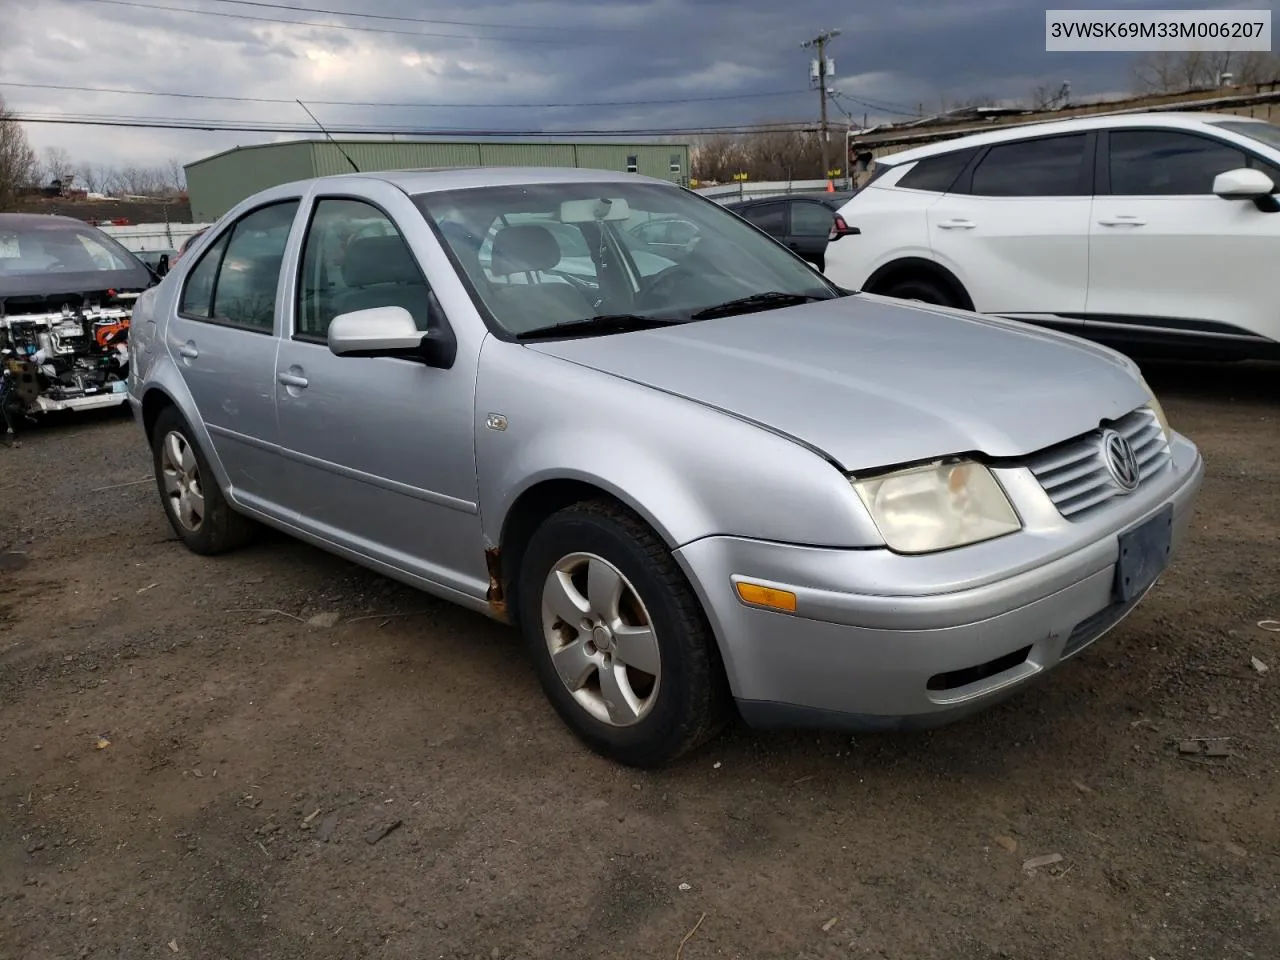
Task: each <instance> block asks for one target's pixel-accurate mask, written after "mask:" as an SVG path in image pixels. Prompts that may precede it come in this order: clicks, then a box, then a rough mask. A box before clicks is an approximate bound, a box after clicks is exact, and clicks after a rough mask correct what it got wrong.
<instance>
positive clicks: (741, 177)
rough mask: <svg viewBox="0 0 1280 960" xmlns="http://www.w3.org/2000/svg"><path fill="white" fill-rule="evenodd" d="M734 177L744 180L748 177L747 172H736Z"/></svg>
mask: <svg viewBox="0 0 1280 960" xmlns="http://www.w3.org/2000/svg"><path fill="white" fill-rule="evenodd" d="M733 179H734V180H738V181H743V180H746V179H747V175H746V174H745V173H735V174H734V175H733Z"/></svg>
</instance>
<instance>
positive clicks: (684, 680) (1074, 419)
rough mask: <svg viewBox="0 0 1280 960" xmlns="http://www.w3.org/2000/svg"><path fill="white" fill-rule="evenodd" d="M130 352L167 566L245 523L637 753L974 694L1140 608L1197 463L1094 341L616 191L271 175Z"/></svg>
mask: <svg viewBox="0 0 1280 960" xmlns="http://www.w3.org/2000/svg"><path fill="white" fill-rule="evenodd" d="M655 221H656V222H680V223H683V224H686V225H687V226H688V228H689V229H688V230H686V233H687V234H688V236H687V237H686V238H685V239H686V240H687V242H685V243H682V244H680V245H672V244H653V243H650V242H649V240H647V239H646V238H647V237H650V236H660V235H661V231H655V230H646V229H644V228H643V225H644V224H646V223H649V222H655ZM848 242H852V241H848ZM131 336H132V341H131V350H132V354H133V362H132V366H131V371H130V378H129V391H130V399H131V403H132V406H133V409H134V412H135V415H136V417H137V420H138V422H139V424H140V425H141V427H142V429H143V430H144V431H145V436H146V438H147V442H148V443H149V444H150V446H151V449H152V450H153V453H154V462H155V475H156V482H157V486H158V489H159V493H160V496H161V502H162V503H163V505H164V509H165V511H166V513H167V515H168V518H169V521H170V523H171V524H172V525H173V528H174V530H175V531H177V534H178V536H179V537H181V538H182V540H183V541H184V542H185V543H186V544H187V546H188V547H190V548H191V549H192V550H194V551H196V552H197V553H201V554H215V553H220V552H223V551H227V550H230V549H232V548H234V547H238V546H241V545H243V544H245V543H247V542H248V541H249V540H250V539H251V537H252V535H253V532H254V530H255V528H256V527H257V526H258V525H259V524H267V525H269V526H272V527H276V528H278V529H280V530H283V531H286V532H288V533H290V534H292V535H294V536H297V537H299V538H301V539H303V540H306V541H308V542H310V543H313V544H315V545H317V546H319V547H321V548H323V549H325V550H329V551H332V552H334V553H337V554H340V555H342V556H344V557H347V558H349V559H351V560H353V561H355V562H356V563H359V564H363V565H365V566H367V567H370V568H372V569H374V570H377V571H380V572H382V573H385V574H387V575H388V576H391V577H395V578H397V579H399V580H402V581H404V582H406V583H409V584H412V585H414V586H416V587H419V588H421V589H422V590H425V591H427V592H429V593H432V594H435V595H437V596H440V597H443V598H445V599H448V600H451V601H454V602H456V603H459V604H462V605H463V606H466V607H469V608H471V609H473V610H476V611H478V612H480V613H484V614H487V615H489V616H491V617H494V618H497V619H499V620H502V621H505V622H509V623H512V624H515V625H517V626H518V627H519V629H520V630H521V632H522V633H523V636H524V639H525V641H526V644H527V648H528V652H529V655H530V658H531V660H532V663H533V666H534V668H535V670H536V671H537V674H538V676H539V678H540V680H541V683H542V686H543V688H544V689H545V691H546V694H547V696H548V698H549V699H550V701H551V703H552V704H553V705H554V707H555V709H556V710H557V711H558V712H559V714H560V716H561V717H562V718H563V719H564V721H565V722H566V723H567V724H568V726H569V727H570V728H572V730H573V731H574V732H575V733H576V734H577V735H578V736H579V737H580V738H581V739H582V740H583V741H585V742H586V743H587V744H589V745H590V746H591V747H592V748H593V749H595V750H597V751H599V752H600V753H602V754H604V755H606V756H609V757H612V758H614V759H616V760H618V761H620V762H623V763H627V764H633V765H641V766H650V765H657V764H661V763H665V762H667V761H670V760H671V759H673V758H675V757H677V756H679V755H680V754H682V753H684V752H686V751H688V750H689V749H691V748H693V747H695V746H697V745H698V744H700V743H702V742H704V741H706V740H707V739H708V738H710V737H711V736H713V735H714V734H715V733H716V732H717V731H718V730H720V729H721V728H722V727H723V725H724V724H725V723H726V722H727V721H728V720H729V719H730V718H731V717H732V716H733V715H734V713H735V708H736V712H737V713H738V714H740V715H741V716H742V717H744V718H745V719H746V720H747V721H748V722H749V723H751V724H753V725H756V726H759V727H772V726H797V725H799V726H825V727H843V728H848V729H867V728H872V729H905V728H911V727H918V726H926V725H931V724H938V723H943V722H946V721H948V720H951V719H954V718H956V717H959V716H961V715H963V714H965V713H968V712H971V711H973V710H976V709H979V708H981V707H983V706H985V705H988V704H991V703H993V702H995V701H996V700H998V699H1000V698H1002V697H1004V696H1006V695H1008V694H1009V693H1010V692H1012V691H1014V690H1016V689H1018V688H1019V687H1021V686H1022V685H1024V684H1026V683H1027V682H1028V681H1031V680H1032V679H1033V678H1035V677H1037V676H1038V675H1040V674H1043V673H1044V672H1045V671H1047V670H1049V669H1050V668H1052V667H1054V666H1056V665H1057V664H1059V663H1060V662H1062V661H1063V660H1065V659H1067V658H1069V657H1071V656H1073V655H1074V654H1076V653H1078V652H1079V651H1080V650H1082V649H1083V648H1085V647H1086V646H1087V645H1089V644H1090V643H1092V642H1093V641H1095V640H1096V639H1097V638H1098V637H1100V636H1101V635H1102V634H1104V633H1105V632H1106V631H1107V630H1109V629H1110V628H1111V627H1113V626H1114V625H1115V624H1116V623H1118V622H1119V621H1120V620H1121V618H1123V617H1124V616H1125V615H1126V614H1127V613H1128V612H1129V611H1130V610H1132V609H1133V607H1134V605H1135V604H1137V603H1138V602H1139V601H1140V600H1141V599H1142V597H1143V596H1144V595H1145V594H1146V592H1147V591H1148V590H1149V589H1150V588H1151V586H1152V585H1153V584H1154V583H1155V581H1156V579H1157V578H1158V577H1159V576H1160V574H1161V572H1162V571H1163V570H1164V569H1165V567H1166V565H1167V564H1168V562H1169V559H1170V556H1171V553H1172V551H1173V549H1174V548H1175V547H1176V545H1177V543H1178V541H1179V540H1180V539H1181V537H1182V536H1183V533H1184V531H1185V529H1186V526H1187V523H1188V520H1189V517H1190V514H1191V509H1192V504H1193V500H1194V497H1195V494H1196V491H1197V489H1198V487H1199V485H1200V482H1201V478H1202V474H1203V464H1202V461H1201V458H1200V455H1199V453H1198V452H1197V450H1196V448H1195V447H1194V446H1193V445H1192V444H1191V443H1190V442H1189V441H1188V440H1187V439H1186V438H1184V437H1182V436H1180V435H1179V434H1177V433H1175V432H1173V431H1172V430H1171V429H1170V427H1169V424H1168V422H1167V421H1166V419H1165V416H1164V414H1163V412H1162V411H1161V408H1160V404H1159V403H1158V402H1157V400H1156V398H1155V397H1154V396H1153V395H1152V393H1151V391H1150V390H1149V389H1148V388H1147V386H1146V384H1145V382H1144V381H1143V379H1142V377H1141V376H1140V374H1139V371H1138V368H1137V367H1136V366H1135V365H1134V364H1133V363H1132V362H1131V361H1129V360H1127V359H1125V358H1124V357H1122V356H1120V355H1119V354H1117V353H1114V352H1112V351H1110V350H1107V349H1105V348H1102V347H1098V346H1094V345H1090V344H1087V343H1085V342H1084V341H1081V340H1077V339H1074V338H1071V337H1068V336H1065V335H1060V334H1055V333H1051V332H1047V331H1041V330H1036V329H1033V328H1031V327H1029V326H1024V325H1022V324H1020V323H1018V322H1015V321H1006V320H998V319H993V318H984V317H979V316H975V315H973V314H969V313H965V312H961V311H956V310H947V309H942V308H935V307H928V306H925V305H916V304H907V303H904V302H901V301H891V300H887V299H883V298H879V297H874V296H870V295H865V294H861V293H857V292H853V291H849V290H844V289H841V288H839V287H837V286H835V285H833V284H832V283H831V282H830V281H828V280H827V279H825V278H824V277H823V276H822V275H821V274H819V273H818V272H816V271H815V270H814V269H812V268H811V267H810V266H808V265H807V264H805V263H804V262H802V261H801V260H800V259H799V258H797V257H796V256H795V255H794V254H792V253H791V252H790V251H789V250H787V249H786V248H785V247H783V246H782V245H780V244H779V243H777V242H775V241H774V240H772V239H770V238H769V237H768V236H766V235H765V234H763V233H761V232H760V231H758V230H756V229H755V228H754V227H753V226H751V225H750V224H748V223H746V222H745V221H743V220H741V219H739V218H738V217H736V216H734V215H733V214H731V213H729V212H727V211H725V210H724V209H722V208H721V207H719V206H717V205H716V204H714V203H712V202H710V201H708V200H705V199H703V198H700V197H698V196H696V195H694V194H692V193H690V192H689V191H687V190H683V189H680V188H678V187H675V186H672V185H670V184H666V183H663V182H660V181H655V180H649V179H646V178H643V177H638V176H635V175H631V174H611V173H606V172H602V171H589V170H561V169H553V170H540V169H509V170H508V169H487V170H455V171H434V172H390V173H370V174H361V175H352V176H341V177H329V178H321V179H316V180H310V181H306V182H300V183H293V184H288V185H285V186H280V187H275V188H272V189H270V190H267V191H265V192H262V193H259V194H257V195H255V196H253V197H251V198H249V199H247V200H245V201H244V202H242V203H241V204H239V205H238V206H237V207H235V208H234V209H233V210H231V211H230V212H229V213H227V214H226V215H225V216H224V217H222V219H221V220H220V221H219V222H218V223H217V224H216V225H215V226H214V227H212V228H211V229H209V230H208V231H207V232H206V233H205V234H204V235H203V236H201V237H200V238H199V240H198V241H196V243H195V244H193V246H192V249H191V250H190V251H189V252H188V253H187V254H186V255H185V256H184V257H183V258H182V259H181V261H180V262H179V264H178V265H177V267H175V269H174V270H173V271H172V272H171V273H170V274H169V275H168V276H167V277H166V278H165V280H164V282H163V283H161V284H160V285H159V286H158V287H155V288H153V289H152V290H150V291H148V292H147V293H146V294H144V295H143V297H142V298H141V299H140V301H139V303H138V306H137V309H136V312H135V314H134V318H133V327H132V334H131Z"/></svg>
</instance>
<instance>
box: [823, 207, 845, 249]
mask: <svg viewBox="0 0 1280 960" xmlns="http://www.w3.org/2000/svg"><path fill="white" fill-rule="evenodd" d="M846 233H849V225H848V224H847V223H845V222H844V217H842V216H840V214H838V213H837V214H836V215H835V216H834V217H833V218H832V219H831V232H830V233H828V234H827V242H828V243H829V242H830V241H832V240H835V239H836V238H837V237H843V236H844V235H845V234H846Z"/></svg>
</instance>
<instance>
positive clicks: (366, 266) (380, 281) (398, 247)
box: [334, 235, 430, 330]
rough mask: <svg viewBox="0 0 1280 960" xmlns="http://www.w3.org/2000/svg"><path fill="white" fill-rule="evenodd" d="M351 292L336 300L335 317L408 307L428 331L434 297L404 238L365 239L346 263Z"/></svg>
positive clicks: (354, 243)
mask: <svg viewBox="0 0 1280 960" xmlns="http://www.w3.org/2000/svg"><path fill="white" fill-rule="evenodd" d="M342 282H343V283H344V284H345V285H346V287H347V289H346V290H345V291H343V292H342V293H341V294H339V295H338V297H336V298H335V303H334V309H335V314H340V313H353V312H354V311H356V310H369V309H371V308H373V307H404V309H406V310H408V311H409V314H410V316H412V317H413V323H414V325H415V326H416V327H417V328H418V329H419V330H426V329H428V324H429V320H428V318H429V307H428V304H429V300H430V293H429V291H428V289H427V284H426V281H425V280H424V279H423V278H422V271H420V270H419V269H418V264H417V261H415V260H414V258H413V254H412V253H411V252H410V251H409V247H408V245H407V244H405V242H404V240H402V239H401V238H400V237H398V236H395V235H392V236H386V237H362V238H360V239H359V240H353V241H352V242H351V245H350V246H348V247H347V251H346V257H345V258H344V259H343V261H342Z"/></svg>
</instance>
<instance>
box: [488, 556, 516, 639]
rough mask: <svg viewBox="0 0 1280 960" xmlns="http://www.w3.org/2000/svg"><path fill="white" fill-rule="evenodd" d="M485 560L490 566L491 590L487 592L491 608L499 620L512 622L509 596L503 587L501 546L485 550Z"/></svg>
mask: <svg viewBox="0 0 1280 960" xmlns="http://www.w3.org/2000/svg"><path fill="white" fill-rule="evenodd" d="M484 562H485V566H486V567H488V568H489V592H488V593H487V594H485V600H486V601H487V602H488V604H489V610H490V611H491V612H492V613H493V615H494V617H495V618H497V619H498V620H500V621H502V622H503V623H510V622H511V617H510V613H509V611H508V610H507V597H506V593H505V592H504V591H503V589H502V550H501V549H500V548H499V547H490V548H489V549H488V550H486V551H485V552H484Z"/></svg>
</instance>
